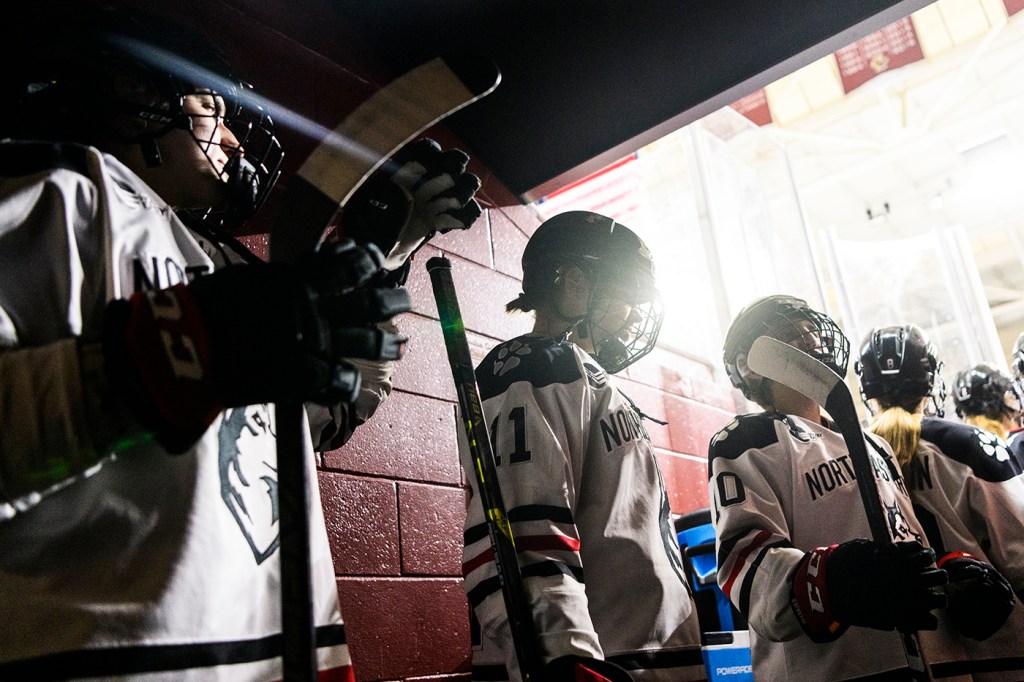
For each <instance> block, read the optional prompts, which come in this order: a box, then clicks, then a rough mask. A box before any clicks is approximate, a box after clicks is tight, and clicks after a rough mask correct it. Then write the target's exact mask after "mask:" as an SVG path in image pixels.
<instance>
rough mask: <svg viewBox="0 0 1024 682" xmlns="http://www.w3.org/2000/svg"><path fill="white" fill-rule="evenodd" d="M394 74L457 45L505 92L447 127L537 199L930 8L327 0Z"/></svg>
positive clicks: (744, 0) (821, 3)
mask: <svg viewBox="0 0 1024 682" xmlns="http://www.w3.org/2000/svg"><path fill="white" fill-rule="evenodd" d="M333 4H334V5H335V7H336V8H337V9H338V10H339V11H340V12H341V13H342V14H343V15H344V16H345V17H346V19H347V20H348V21H349V22H350V23H351V24H352V25H353V27H354V28H355V29H356V30H358V31H359V32H360V33H361V34H362V36H363V37H364V38H365V39H366V41H367V42H368V43H369V44H370V46H371V47H372V48H373V49H374V50H375V51H376V53H377V56H378V57H379V58H380V59H381V60H382V61H383V62H384V64H385V65H386V66H387V67H389V68H390V69H393V70H394V72H395V73H399V72H401V71H404V70H405V69H407V68H409V67H411V66H415V65H416V64H418V63H420V62H422V61H426V60H427V59H429V58H431V57H434V56H436V55H438V54H443V53H446V52H451V51H454V50H466V51H470V52H473V53H474V54H480V55H483V56H486V57H488V58H490V59H491V60H493V61H494V62H495V63H496V64H498V66H499V67H500V69H501V71H502V83H501V85H500V86H499V87H498V89H497V90H496V91H495V92H494V93H493V94H492V95H490V96H489V97H487V98H485V99H483V100H481V101H479V102H477V103H475V104H473V105H472V106H471V107H468V108H466V109H464V110H463V111H461V112H459V113H457V114H455V115H454V116H453V117H452V118H451V119H450V125H449V127H450V128H451V129H452V130H453V131H454V132H455V133H456V134H457V135H458V136H459V137H460V138H461V139H462V140H463V141H464V142H465V143H466V145H467V146H468V147H469V148H470V149H471V150H472V152H473V153H474V154H475V155H476V156H477V157H478V158H479V159H480V160H481V161H482V162H483V163H485V164H486V165H487V166H488V167H489V168H490V169H491V170H492V171H493V172H494V173H495V175H496V176H497V177H498V178H499V179H500V180H502V181H503V182H504V183H505V184H506V185H507V186H508V188H509V189H510V190H512V191H513V192H514V193H515V194H517V195H519V196H520V197H522V198H523V199H525V200H532V199H536V198H539V197H540V196H543V195H544V194H546V193H547V192H549V191H551V190H554V189H557V188H558V187H561V186H563V185H565V184H567V183H569V182H571V181H573V180H576V179H579V178H580V177H582V176H583V175H585V174H587V173H590V172H593V171H595V170H597V169H599V168H601V167H602V166H604V165H606V164H608V163H611V162H612V161H614V160H616V159H618V158H621V157H623V156H625V155H627V154H629V153H631V152H633V151H635V150H636V149H638V148H639V147H641V146H643V145H644V144H646V143H648V142H651V141H653V140H655V139H657V138H659V137H661V136H663V135H665V134H667V133H669V132H671V131H673V130H676V129H678V128H680V127H682V126H684V125H686V124H688V123H691V122H692V121H695V120H697V119H698V118H700V117H702V116H704V115H706V114H708V113H710V112H712V111H714V110H715V109H718V108H720V107H722V106H725V105H728V104H730V103H731V102H734V101H735V100H737V99H739V98H740V97H742V96H744V95H746V94H749V93H750V92H752V91H754V90H756V89H757V88H759V87H763V86H764V85H767V84H768V83H770V82H772V81H774V80H776V79H777V78H779V77H781V76H784V75H786V74H788V73H791V72H792V71H794V70H796V69H798V68H799V67H801V66H804V65H806V64H808V63H810V62H812V61H814V60H815V59H818V58H820V57H823V56H825V55H827V54H828V53H830V52H833V51H835V50H837V49H839V48H840V47H842V46H844V45H847V44H849V43H851V42H853V41H855V40H857V39H859V38H861V37H863V36H864V35H866V34H868V33H870V32H872V31H876V30H878V29H880V28H882V27H884V26H886V25H888V24H889V23H892V22H893V21H895V20H897V19H899V18H901V17H904V16H907V15H908V14H910V13H911V12H913V11H915V10H917V9H920V8H921V7H924V6H925V5H928V4H930V2H929V0H904V1H902V2H896V1H893V0H857V1H856V2H850V0H815V1H814V2H808V1H806V0H805V1H803V2H797V1H795V0H775V1H773V2H764V1H763V0H732V1H729V2H726V1H723V0H676V1H674V2H670V1H668V0H633V1H632V2H609V1H600V2H593V1H591V2H582V1H580V0H563V1H561V2H558V1H555V2H552V1H551V0H548V1H547V2H540V1H533V2H508V1H505V2H501V1H499V0H457V1H446V2H438V1H436V0H435V1H434V2H426V1H425V0H400V1H399V0H383V1H377V2H367V1H366V0H333Z"/></svg>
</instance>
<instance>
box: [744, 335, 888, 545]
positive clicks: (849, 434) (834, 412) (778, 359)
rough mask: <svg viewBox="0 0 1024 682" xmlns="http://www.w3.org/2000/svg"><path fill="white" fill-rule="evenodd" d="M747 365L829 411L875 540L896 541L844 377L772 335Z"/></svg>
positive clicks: (757, 342)
mask: <svg viewBox="0 0 1024 682" xmlns="http://www.w3.org/2000/svg"><path fill="white" fill-rule="evenodd" d="M747 366H748V367H750V369H751V370H752V371H754V372H756V373H757V374H760V375H761V376H763V377H766V378H768V379H771V380H772V381H775V382H778V383H780V384H782V385H784V386H788V387H790V388H792V389H793V390H795V391H797V392H799V393H802V394H803V395H805V396H807V397H808V398H810V399H811V400H813V401H814V402H816V403H817V404H818V405H821V406H822V407H824V408H825V411H826V412H828V414H829V416H830V417H831V418H832V420H833V421H834V422H835V425H836V427H837V428H838V429H839V432H840V433H841V434H842V436H843V439H844V440H845V441H846V447H847V449H848V450H849V451H850V462H851V464H852V465H853V470H854V473H855V474H856V476H857V486H858V488H859V489H860V494H861V499H862V501H863V503H864V511H865V512H866V513H867V517H868V524H869V525H870V527H871V536H872V539H874V540H877V541H878V542H892V537H891V536H890V534H889V529H888V526H887V524H886V522H885V512H884V510H883V509H882V503H881V500H880V499H879V497H878V489H877V487H876V482H875V472H874V467H873V466H872V465H871V459H870V457H869V455H868V451H867V447H866V446H865V444H864V432H863V431H861V428H860V420H859V419H858V417H857V410H856V408H855V407H854V403H853V396H852V395H851V394H850V389H849V387H848V386H847V385H846V383H845V382H843V379H842V377H840V376H839V375H838V374H836V373H835V372H834V371H832V369H831V368H829V367H828V366H827V365H825V363H823V362H821V361H819V360H817V359H815V358H813V357H811V356H810V355H808V354H807V353H805V352H803V351H802V350H800V349H798V348H794V347H793V346H791V345H789V344H788V343H784V342H782V341H779V340H778V339H773V338H772V337H770V336H761V337H759V338H757V339H755V340H754V343H753V344H752V345H751V346H750V352H749V353H748V354H747Z"/></svg>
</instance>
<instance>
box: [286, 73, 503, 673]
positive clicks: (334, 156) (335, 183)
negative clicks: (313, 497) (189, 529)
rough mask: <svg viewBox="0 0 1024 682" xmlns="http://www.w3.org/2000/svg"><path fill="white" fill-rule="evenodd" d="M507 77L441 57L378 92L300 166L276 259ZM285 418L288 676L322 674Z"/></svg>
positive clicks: (301, 485)
mask: <svg viewBox="0 0 1024 682" xmlns="http://www.w3.org/2000/svg"><path fill="white" fill-rule="evenodd" d="M499 80H500V74H499V73H498V71H497V69H496V68H495V66H494V65H493V64H491V63H489V62H487V61H483V60H474V59H472V58H469V57H466V58H459V59H456V58H454V57H449V58H447V59H442V58H437V59H434V60H432V61H430V62H427V63H426V64H423V65H421V66H419V67H416V68H415V69H412V70H411V71H409V72H408V73H406V74H404V75H403V76H400V77H399V78H397V79H396V80H394V81H392V82H391V83H389V84H388V85H386V86H384V87H383V88H381V89H380V90H378V91H377V92H376V93H374V94H373V95H372V96H371V97H370V98H368V99H367V100H366V101H365V102H363V103H362V104H360V105H359V106H358V107H356V109H355V110H354V111H353V112H352V113H351V114H349V115H348V116H347V117H346V118H345V119H344V120H343V121H342V122H341V124H340V125H338V127H337V128H335V130H334V132H333V133H332V134H331V135H329V136H328V137H327V139H325V140H323V141H322V142H321V143H320V145H319V146H318V147H317V148H316V149H315V150H314V151H313V152H312V153H311V154H310V155H309V157H308V158H307V159H306V161H305V162H304V163H303V164H302V166H301V167H300V168H299V172H298V174H297V175H296V176H295V177H294V178H293V179H292V180H291V183H290V185H289V187H288V191H287V192H286V193H285V195H284V196H283V197H282V198H281V206H280V207H279V209H278V212H277V214H276V216H275V219H274V221H273V223H272V224H271V227H270V257H271V260H274V261H285V262H292V261H294V260H295V259H296V258H297V257H298V256H299V255H301V254H302V253H305V252H308V251H311V250H313V249H314V248H316V246H317V245H318V244H319V243H320V241H321V240H322V238H323V236H324V234H325V232H326V231H327V229H328V228H329V227H330V225H331V223H332V222H333V220H334V217H335V216H336V215H337V213H338V210H339V208H340V207H341V205H342V204H344V203H345V202H346V201H347V200H348V199H349V198H350V197H351V196H352V194H353V193H354V192H355V191H356V190H357V189H358V188H359V186H360V185H361V184H362V183H363V182H365V181H366V179H367V178H369V176H370V175H371V174H372V173H373V172H374V171H375V170H376V169H377V168H378V167H380V166H381V165H382V164H383V163H384V162H385V161H386V160H387V159H388V158H389V157H390V156H391V155H393V154H394V153H395V152H396V151H398V150H399V149H400V148H401V147H402V146H403V145H405V144H406V143H408V142H409V141H410V140H412V139H413V138H415V137H416V136H417V135H420V134H422V133H423V132H424V131H425V130H426V129H427V128H429V127H430V126H431V125H433V124H435V123H437V122H438V121H440V120H441V119H443V118H445V117H446V116H448V115H449V114H451V113H453V112H454V111H457V110H459V109H461V108H462V107H464V106H466V105H468V104H470V103H472V102H475V101H476V100H478V99H480V98H481V97H484V96H485V95H487V94H488V93H490V92H491V91H492V90H494V88H495V87H497V85H498V82H499ZM275 420H276V422H277V429H278V432H277V433H278V437H277V461H278V474H277V476H278V509H279V517H278V518H279V528H280V537H281V621H282V622H281V627H282V633H283V639H284V651H283V665H284V679H285V680H286V681H288V682H291V681H293V680H294V681H302V682H313V681H314V680H315V679H316V677H317V668H318V666H317V656H316V623H315V619H314V616H313V608H314V607H313V589H312V578H311V574H310V560H309V550H310V544H309V491H308V488H307V486H308V485H309V482H310V481H314V480H315V479H314V477H313V475H311V467H310V464H309V462H308V461H307V457H306V454H305V447H304V443H305V440H306V437H305V434H304V433H303V428H304V427H303V424H304V421H303V407H302V405H301V404H300V403H298V402H296V401H282V402H279V403H277V405H276V407H275Z"/></svg>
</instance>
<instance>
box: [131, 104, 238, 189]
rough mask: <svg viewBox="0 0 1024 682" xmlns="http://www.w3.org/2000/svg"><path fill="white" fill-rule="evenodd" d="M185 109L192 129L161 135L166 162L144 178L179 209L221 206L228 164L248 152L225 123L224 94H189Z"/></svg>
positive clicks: (172, 131)
mask: <svg viewBox="0 0 1024 682" xmlns="http://www.w3.org/2000/svg"><path fill="white" fill-rule="evenodd" d="M182 109H183V111H184V113H186V114H188V115H189V116H190V118H191V120H192V130H191V131H187V130H182V129H179V128H175V129H173V130H171V131H169V132H168V133H166V134H165V135H163V136H162V137H160V138H159V140H158V143H159V145H160V153H161V157H162V162H161V164H160V166H158V167H157V168H154V169H152V171H151V172H149V173H147V174H146V176H145V177H144V179H146V180H147V181H148V182H150V184H151V185H153V188H154V189H156V190H157V192H158V193H159V194H160V195H161V196H162V197H163V198H164V199H165V200H166V201H167V203H169V204H170V205H171V206H173V207H174V208H176V209H202V208H210V207H217V206H220V205H222V203H223V201H224V194H225V189H226V184H225V179H224V177H223V176H222V172H223V171H224V166H225V165H226V164H227V162H228V160H229V159H230V158H231V157H232V156H233V155H234V154H242V153H244V152H243V150H242V149H241V147H240V146H239V143H238V139H237V138H236V137H235V136H234V134H232V132H231V131H230V130H229V129H228V128H227V126H226V125H225V124H224V101H223V99H222V98H220V97H219V96H217V95H215V94H213V93H210V92H196V93H193V94H190V95H187V96H186V97H185V99H184V103H183V107H182Z"/></svg>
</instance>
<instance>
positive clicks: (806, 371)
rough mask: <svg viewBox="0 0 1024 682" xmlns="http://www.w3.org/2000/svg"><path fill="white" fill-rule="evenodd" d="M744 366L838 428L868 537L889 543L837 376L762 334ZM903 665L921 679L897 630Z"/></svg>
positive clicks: (906, 638) (912, 636)
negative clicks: (807, 402) (810, 404)
mask: <svg viewBox="0 0 1024 682" xmlns="http://www.w3.org/2000/svg"><path fill="white" fill-rule="evenodd" d="M747 365H748V366H749V367H750V369H751V370H752V371H754V372H756V373H757V374H760V375H761V376H763V377H765V378H767V379H771V380H772V381H775V382H778V383H780V384H782V385H784V386H788V387H790V388H792V389H793V390H795V391H797V392H799V393H802V394H803V395H805V396H807V397H808V398H810V399H811V400H813V401H814V402H816V403H817V404H818V405H821V406H822V407H824V408H825V411H826V412H828V414H829V416H830V417H832V420H833V422H834V423H835V425H836V427H837V428H838V429H839V433H840V434H841V435H842V437H843V440H844V441H845V442H846V449H847V450H848V451H849V454H850V462H851V464H852V466H853V472H854V475H855V476H856V477H857V488H858V490H859V491H860V498H861V503H862V504H863V506H864V512H865V514H866V515H867V519H868V526H869V527H870V529H871V539H873V540H875V541H876V542H884V543H886V544H892V542H893V538H892V535H891V534H890V532H889V526H888V524H887V523H886V517H885V510H884V509H882V500H881V498H880V497H879V493H878V482H877V481H876V480H875V468H874V465H872V463H871V457H870V455H869V454H868V450H867V445H866V444H865V441H864V431H863V430H862V429H861V428H860V420H859V419H858V417H857V409H856V407H855V405H854V402H853V395H852V394H851V393H850V389H849V387H848V386H847V385H846V383H845V382H844V381H843V379H842V377H840V376H839V375H838V374H836V373H835V372H834V371H832V369H830V368H829V367H828V366H827V365H825V363H823V362H821V361H819V360H817V359H816V358H813V357H811V356H810V355H808V354H807V353H805V352H803V351H802V350H800V349H798V348H795V347H793V346H791V345H789V344H788V343H785V342H782V341H779V340H778V339H773V338H772V337H770V336H762V337H759V338H757V339H755V340H754V343H753V344H752V345H751V347H750V352H749V353H748V354H747ZM900 634H901V636H902V640H903V650H904V652H905V653H906V656H907V665H908V666H909V668H910V671H911V674H912V676H913V677H914V679H916V680H927V679H928V676H927V674H926V672H925V664H924V659H923V657H922V655H921V647H920V644H919V642H918V640H917V635H916V633H913V632H901V633H900Z"/></svg>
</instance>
